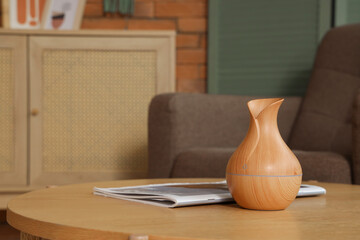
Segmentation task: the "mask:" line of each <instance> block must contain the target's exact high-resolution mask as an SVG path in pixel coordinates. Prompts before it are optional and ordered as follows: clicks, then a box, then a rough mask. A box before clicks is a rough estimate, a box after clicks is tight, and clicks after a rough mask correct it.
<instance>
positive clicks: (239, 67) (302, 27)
mask: <svg viewBox="0 0 360 240" xmlns="http://www.w3.org/2000/svg"><path fill="white" fill-rule="evenodd" d="M209 6H210V9H209V83H208V92H209V93H216V94H239V95H262V96H284V95H288V96H290V95H297V96H301V95H303V94H304V92H305V90H306V87H307V83H308V80H309V77H310V74H311V69H312V65H313V62H314V56H315V53H316V49H317V45H318V42H319V37H320V36H322V34H323V33H324V32H325V31H324V28H327V29H328V28H329V27H330V21H331V19H330V14H331V13H330V11H331V8H330V6H331V2H330V1H328V0H317V1H316V0H303V1H288V0H272V1H268V0H256V1H253V0H226V1H218V0H210V2H209Z"/></svg>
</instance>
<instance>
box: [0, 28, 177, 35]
mask: <svg viewBox="0 0 360 240" xmlns="http://www.w3.org/2000/svg"><path fill="white" fill-rule="evenodd" d="M0 35H37V36H52V35H60V36H91V37H94V36H95V37H96V36H98V37H103V36H107V37H111V36H114V37H115V36H119V37H120V36H121V37H141V36H143V37H173V36H175V35H176V33H175V31H174V30H155V31H154V30H74V31H73V30H71V31H69V30H68V31H59V30H56V31H54V30H16V29H4V28H3V29H0Z"/></svg>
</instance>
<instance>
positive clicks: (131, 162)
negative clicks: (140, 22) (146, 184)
mask: <svg viewBox="0 0 360 240" xmlns="http://www.w3.org/2000/svg"><path fill="white" fill-rule="evenodd" d="M171 45H172V44H171V43H170V41H169V39H166V38H156V37H152V38H144V37H142V38H136V37H135V38H126V37H124V38H121V37H117V38H111V37H71V36H70V37H64V36H62V37H41V36H36V37H30V85H31V87H30V89H31V101H30V105H31V109H32V111H33V112H34V113H36V115H35V116H32V117H31V121H30V128H31V133H30V135H31V137H30V139H31V141H30V164H31V167H30V174H31V176H30V182H31V184H33V185H38V184H40V185H42V184H67V183H76V182H85V181H95V180H96V181H98V180H112V179H124V178H143V177H146V172H147V115H148V105H149V103H150V100H151V98H152V97H153V96H154V95H155V94H157V93H161V92H170V91H173V87H172V86H173V83H169V81H171V79H173V77H172V76H170V71H169V69H171V67H170V65H171V63H172V62H173V61H172V59H170V57H171V54H169V53H170V50H171V49H170V48H171Z"/></svg>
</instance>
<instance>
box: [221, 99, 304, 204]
mask: <svg viewBox="0 0 360 240" xmlns="http://www.w3.org/2000/svg"><path fill="white" fill-rule="evenodd" d="M283 101H284V99H282V98H269V99H257V100H252V101H249V102H248V104H247V105H248V108H249V112H250V126H249V130H248V133H247V135H246V137H245V139H244V140H243V142H242V143H241V144H240V146H239V147H238V148H237V149H236V151H235V152H234V153H233V155H232V156H231V158H230V160H229V162H228V165H227V168H226V180H227V184H228V187H229V190H230V192H231V194H232V196H233V198H234V199H235V201H236V202H237V203H238V204H239V205H240V206H241V207H243V208H248V209H257V210H282V209H285V208H286V207H288V206H289V205H290V203H291V202H292V201H293V200H294V199H295V197H296V195H297V193H298V191H299V188H300V185H301V179H302V170H301V166H300V163H299V161H298V159H297V158H296V157H295V155H294V153H293V152H292V151H291V150H290V148H289V147H288V146H287V145H286V143H285V142H284V140H283V139H282V137H281V135H280V132H279V129H278V126H277V114H278V111H279V108H280V105H281V104H282V102H283Z"/></svg>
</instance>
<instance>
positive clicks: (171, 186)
mask: <svg viewBox="0 0 360 240" xmlns="http://www.w3.org/2000/svg"><path fill="white" fill-rule="evenodd" d="M94 194H96V195H101V196H108V197H114V198H118V199H125V200H131V201H137V202H143V203H148V204H152V205H157V206H165V207H180V206H189V205H199V204H211V203H219V202H231V201H233V199H232V197H231V194H230V192H229V191H228V189H227V185H226V182H225V181H221V182H211V183H207V182H205V183H166V184H150V185H142V186H132V187H120V188H97V187H95V188H94Z"/></svg>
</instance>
